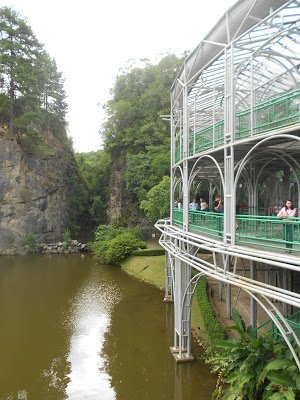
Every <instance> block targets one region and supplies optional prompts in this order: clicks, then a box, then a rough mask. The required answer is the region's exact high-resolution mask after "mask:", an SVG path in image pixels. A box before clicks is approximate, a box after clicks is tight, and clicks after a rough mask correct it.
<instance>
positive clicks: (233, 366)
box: [208, 310, 300, 400]
mask: <svg viewBox="0 0 300 400" xmlns="http://www.w3.org/2000/svg"><path fill="white" fill-rule="evenodd" d="M233 319H234V322H235V325H234V326H231V327H228V328H227V329H234V330H236V331H237V332H239V338H238V339H228V340H220V341H218V342H217V343H216V347H217V348H218V349H219V352H218V353H217V354H214V355H213V356H211V357H210V358H209V359H208V362H209V363H210V364H211V366H212V370H213V371H214V372H216V373H217V374H218V381H217V387H216V390H215V392H214V399H218V400H219V399H222V400H255V399H256V400H295V399H296V398H297V397H296V396H297V395H299V393H300V372H299V369H298V367H297V365H296V363H295V361H294V360H293V358H292V355H291V353H290V351H289V349H288V347H287V345H286V344H285V342H284V341H283V340H282V339H277V338H275V337H274V336H272V335H270V334H267V333H265V334H262V335H261V336H259V337H257V335H256V331H255V330H254V329H253V328H252V327H246V325H245V323H244V321H243V319H242V318H241V316H240V315H239V313H238V312H237V310H234V311H233Z"/></svg>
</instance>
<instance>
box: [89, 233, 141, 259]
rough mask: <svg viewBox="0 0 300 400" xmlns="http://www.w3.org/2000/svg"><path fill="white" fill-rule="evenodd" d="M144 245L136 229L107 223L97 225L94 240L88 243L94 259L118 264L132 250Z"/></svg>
mask: <svg viewBox="0 0 300 400" xmlns="http://www.w3.org/2000/svg"><path fill="white" fill-rule="evenodd" d="M144 247H146V243H145V242H144V241H143V240H142V239H141V237H140V235H139V233H138V231H137V230H136V229H134V228H122V227H120V228H114V227H112V226H109V225H99V226H98V228H97V230H96V233H95V242H93V243H90V244H89V248H90V249H91V251H92V253H93V255H94V257H95V259H96V260H97V261H99V262H101V263H104V264H119V263H120V261H121V260H123V259H124V258H125V257H127V256H128V255H129V254H131V253H132V251H133V250H136V249H138V248H144Z"/></svg>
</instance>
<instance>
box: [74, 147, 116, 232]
mask: <svg viewBox="0 0 300 400" xmlns="http://www.w3.org/2000/svg"><path fill="white" fill-rule="evenodd" d="M76 161H77V164H78V168H79V172H80V175H81V176H82V178H83V180H84V182H85V184H86V186H87V188H88V190H89V205H88V212H89V215H90V219H91V221H92V226H97V225H99V224H104V223H105V222H106V208H107V200H108V187H109V173H110V163H111V161H110V154H109V153H108V152H107V151H105V150H99V151H95V152H89V153H78V154H76Z"/></svg>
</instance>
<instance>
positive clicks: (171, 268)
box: [159, 240, 175, 300]
mask: <svg viewBox="0 0 300 400" xmlns="http://www.w3.org/2000/svg"><path fill="white" fill-rule="evenodd" d="M159 244H161V242H160V240H159ZM161 245H162V244H161ZM167 254H168V255H167V257H168V260H169V263H170V271H171V281H172V282H171V287H172V292H171V297H172V300H173V299H174V293H175V278H174V263H173V258H172V257H171V256H170V253H169V252H168V253H167ZM167 290H168V288H167V287H166V291H167ZM166 297H167V293H166Z"/></svg>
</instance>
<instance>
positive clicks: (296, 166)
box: [240, 149, 300, 188]
mask: <svg viewBox="0 0 300 400" xmlns="http://www.w3.org/2000/svg"><path fill="white" fill-rule="evenodd" d="M267 154H270V155H272V154H273V155H274V156H276V157H277V158H279V159H281V160H282V161H284V162H285V163H286V164H287V165H288V166H289V167H290V169H291V170H292V172H293V173H294V174H295V176H296V180H297V186H298V188H300V180H299V177H298V174H297V169H298V170H299V169H300V165H299V163H298V162H297V161H296V160H295V159H293V158H292V157H291V156H289V155H288V154H285V157H283V155H282V153H280V152H279V151H276V150H274V149H272V151H271V152H268V153H267ZM253 158H254V155H253V156H252V157H250V158H249V159H248V161H247V163H249V162H250V161H251V160H253ZM274 160H275V158H272V159H270V160H269V161H267V162H266V163H265V164H264V165H263V167H262V168H261V169H260V171H259V173H258V175H257V176H256V180H255V185H257V184H258V182H259V180H260V178H261V176H262V174H263V172H264V170H265V169H266V167H267V166H268V164H269V163H271V162H272V161H274ZM247 163H245V164H244V168H243V170H242V172H241V174H242V173H243V172H244V171H246V169H245V167H246V165H247ZM293 164H294V165H293ZM241 174H240V175H241Z"/></svg>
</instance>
